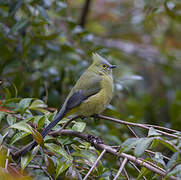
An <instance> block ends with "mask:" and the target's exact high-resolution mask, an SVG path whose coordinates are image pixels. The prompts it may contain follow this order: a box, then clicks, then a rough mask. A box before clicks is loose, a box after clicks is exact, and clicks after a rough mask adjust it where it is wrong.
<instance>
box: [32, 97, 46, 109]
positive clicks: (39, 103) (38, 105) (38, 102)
mask: <svg viewBox="0 0 181 180" xmlns="http://www.w3.org/2000/svg"><path fill="white" fill-rule="evenodd" d="M46 107H47V105H46V104H45V103H44V102H43V101H42V100H40V99H36V100H34V101H33V102H32V103H31V106H30V107H29V109H31V110H38V109H39V108H46Z"/></svg>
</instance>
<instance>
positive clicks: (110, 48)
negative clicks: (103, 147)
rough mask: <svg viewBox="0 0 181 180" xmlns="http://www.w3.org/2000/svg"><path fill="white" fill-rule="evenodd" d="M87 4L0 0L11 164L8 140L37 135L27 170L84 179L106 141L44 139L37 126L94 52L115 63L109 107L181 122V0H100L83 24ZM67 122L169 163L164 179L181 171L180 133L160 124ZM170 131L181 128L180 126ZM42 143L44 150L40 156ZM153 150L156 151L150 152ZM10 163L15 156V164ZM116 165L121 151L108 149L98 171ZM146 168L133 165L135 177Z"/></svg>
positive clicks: (112, 112)
mask: <svg viewBox="0 0 181 180" xmlns="http://www.w3.org/2000/svg"><path fill="white" fill-rule="evenodd" d="M83 3H84V1H72V0H68V1H63V0H48V1H47V0H38V1H35V0H27V1H23V0H15V1H13V2H12V1H11V0H6V1H0V47H1V48H0V87H1V88H0V96H1V100H0V123H1V124H0V127H1V131H0V133H1V134H0V143H1V144H2V147H3V148H1V153H3V155H2V156H1V157H2V158H1V160H0V161H1V165H0V166H1V167H2V168H5V169H6V170H7V167H5V161H6V160H7V154H8V149H11V148H15V149H13V150H17V148H18V149H19V148H21V147H23V146H24V145H26V144H27V143H28V142H30V141H31V140H32V138H34V139H35V140H36V141H37V142H38V144H39V145H40V146H41V147H37V148H36V149H34V151H33V152H31V153H30V154H28V155H27V156H26V157H23V158H21V163H20V164H21V170H22V171H23V170H24V171H25V172H27V173H28V174H29V175H32V176H34V177H35V176H36V179H38V178H40V177H41V178H43V177H48V175H50V176H52V177H54V178H64V177H67V179H68V178H69V179H71V178H72V177H73V176H74V177H76V178H81V177H83V176H84V175H85V174H86V173H87V172H88V169H90V167H91V166H92V165H93V163H94V162H95V160H96V159H97V157H98V156H99V154H100V152H99V151H98V150H96V149H95V148H94V147H93V146H91V145H90V144H89V143H88V142H85V141H83V140H81V139H80V138H77V137H72V136H71V137H70V136H60V137H58V138H54V137H52V136H47V137H46V138H45V139H44V140H43V138H42V137H41V135H40V133H39V132H40V131H41V130H42V128H44V127H45V126H46V125H47V124H49V122H50V121H51V120H52V119H53V117H54V116H55V114H56V111H55V112H54V113H52V111H54V110H55V109H56V108H59V107H60V105H61V104H62V102H63V100H64V99H65V97H66V96H67V94H68V92H69V91H70V89H71V88H72V86H73V85H74V84H75V82H76V80H77V79H78V77H79V76H80V75H81V74H82V72H83V71H84V69H85V68H86V67H87V66H88V64H90V63H91V54H92V52H98V53H100V54H101V55H103V56H104V57H105V58H107V59H109V61H110V62H112V63H113V64H116V65H117V70H115V72H114V77H115V95H114V97H113V100H112V103H111V105H110V106H109V107H108V108H107V109H106V111H105V114H106V115H108V116H111V117H115V118H118V119H123V120H125V121H131V122H135V123H147V124H157V125H161V126H164V127H168V128H173V129H177V130H180V127H181V90H180V89H181V83H180V72H181V63H180V57H181V51H180V48H181V44H180V37H181V24H180V22H181V21H180V20H181V17H180V14H179V12H180V7H181V3H180V1H177V0H164V1H163V0H154V1H148V0H129V1H127V0H123V1H116V0H112V1H108V0H104V1H102V0H95V1H93V2H91V4H90V6H91V8H90V10H89V14H88V19H87V20H86V26H85V28H82V27H81V26H79V18H80V15H81V11H82V7H83ZM66 121H67V119H64V120H63V121H61V122H60V123H59V124H58V125H57V126H56V127H55V128H54V129H53V130H56V129H60V127H61V126H62V124H63V123H65V122H66ZM68 129H72V130H75V131H80V132H86V133H90V134H94V135H96V136H100V137H102V139H104V142H105V144H108V145H113V146H119V145H121V147H120V153H121V152H126V153H130V154H133V155H134V156H136V157H140V158H144V159H145V160H147V161H150V162H155V163H156V164H157V165H158V166H160V167H161V168H163V169H164V170H165V172H166V177H165V178H168V177H169V176H171V175H174V176H180V170H181V167H180V154H179V149H180V147H181V142H180V139H177V138H173V137H166V136H165V135H162V134H160V132H159V131H157V129H156V128H150V129H149V132H147V130H143V129H141V128H134V131H135V132H136V134H137V135H138V137H136V138H135V137H134V136H133V135H132V134H131V133H130V132H129V130H128V129H127V128H126V126H123V125H121V124H119V126H118V125H117V124H115V123H113V122H110V121H104V120H100V121H97V120H93V119H92V118H86V119H84V120H82V119H78V120H76V121H73V122H72V124H71V125H70V126H69V127H68ZM7 132H8V134H7ZM172 134H174V135H177V136H180V132H178V133H176V134H175V131H174V132H172ZM39 149H40V155H41V159H38V158H34V159H33V160H32V158H33V157H35V156H36V153H37V151H38V150H39ZM43 149H44V151H45V152H46V153H44V151H43ZM46 149H47V150H48V151H46ZM148 149H149V150H152V151H154V152H155V154H151V155H148V152H146V150H148ZM165 156H166V157H169V159H165ZM15 162H16V161H15ZM12 163H14V160H13V159H12V158H11V156H10V157H9V165H10V164H12ZM42 165H43V168H44V169H41V168H40V166H42ZM28 166H29V167H28ZM31 166H32V167H34V168H30V167H31ZM27 167H28V168H27ZM11 168H13V169H14V171H15V170H16V168H15V167H14V166H12V167H11ZM118 168H119V167H118V160H115V159H113V158H112V156H111V155H107V156H106V155H105V156H104V160H103V161H99V164H98V165H97V166H96V169H95V171H93V173H91V177H92V178H93V179H95V178H100V179H101V178H102V179H112V178H113V176H115V174H116V172H117V169H118ZM140 168H141V170H140V173H137V172H136V170H135V169H134V168H133V167H132V166H130V165H126V169H127V171H128V172H129V174H130V176H132V177H134V178H136V177H137V179H139V178H141V177H143V176H145V177H148V178H149V177H153V173H152V172H151V171H150V170H148V169H146V168H145V167H141V166H140ZM8 170H9V169H8ZM17 170H18V171H17V172H16V173H18V174H21V173H19V170H20V169H18V168H17ZM14 171H13V172H14ZM47 172H48V175H47ZM0 173H1V172H0ZM2 173H4V172H2ZM24 175H25V174H24ZM5 176H6V175H5ZM120 177H121V176H120ZM9 178H10V177H9ZM156 178H158V179H159V178H160V177H155V179H156ZM120 179H121V178H120Z"/></svg>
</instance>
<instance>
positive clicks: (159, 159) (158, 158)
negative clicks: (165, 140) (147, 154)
mask: <svg viewBox="0 0 181 180" xmlns="http://www.w3.org/2000/svg"><path fill="white" fill-rule="evenodd" d="M152 159H153V160H154V161H155V162H157V163H160V164H161V165H163V166H164V168H166V164H165V161H164V160H163V155H162V153H160V152H156V153H155V156H154V157H153V158H152Z"/></svg>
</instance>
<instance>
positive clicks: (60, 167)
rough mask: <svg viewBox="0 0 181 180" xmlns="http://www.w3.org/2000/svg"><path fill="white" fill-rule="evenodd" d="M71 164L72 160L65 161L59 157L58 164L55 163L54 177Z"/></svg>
mask: <svg viewBox="0 0 181 180" xmlns="http://www.w3.org/2000/svg"><path fill="white" fill-rule="evenodd" d="M71 165H72V161H65V162H62V161H61V160H60V159H59V161H58V165H57V168H56V178H57V177H58V176H59V175H60V174H61V173H63V172H64V171H65V170H66V169H67V168H68V167H69V166H71Z"/></svg>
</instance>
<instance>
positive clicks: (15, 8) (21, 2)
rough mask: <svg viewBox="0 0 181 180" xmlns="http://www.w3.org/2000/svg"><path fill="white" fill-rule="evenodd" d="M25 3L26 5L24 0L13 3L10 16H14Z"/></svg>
mask: <svg viewBox="0 0 181 180" xmlns="http://www.w3.org/2000/svg"><path fill="white" fill-rule="evenodd" d="M23 3H24V0H16V1H14V2H13V3H11V6H10V8H9V13H10V15H14V14H15V13H16V11H17V10H18V9H19V8H20V7H21V5H22V4H23Z"/></svg>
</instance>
